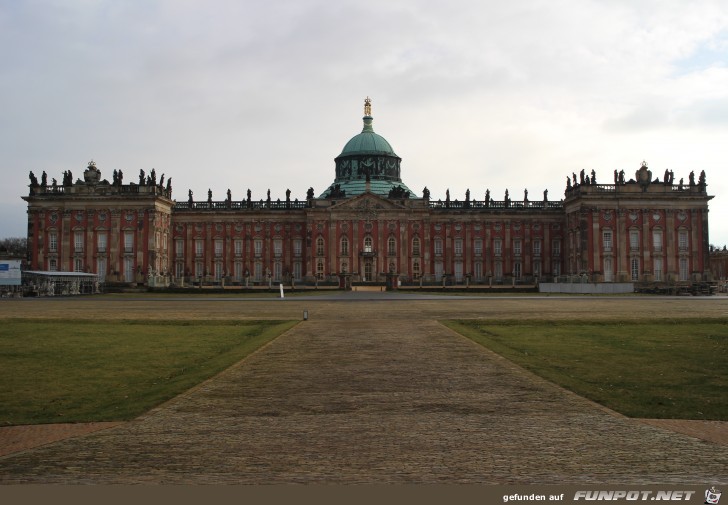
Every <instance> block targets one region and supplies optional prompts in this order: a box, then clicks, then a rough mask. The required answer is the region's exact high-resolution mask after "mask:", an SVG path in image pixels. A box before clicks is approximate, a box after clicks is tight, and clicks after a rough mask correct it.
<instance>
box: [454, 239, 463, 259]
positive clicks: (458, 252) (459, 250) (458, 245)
mask: <svg viewBox="0 0 728 505" xmlns="http://www.w3.org/2000/svg"><path fill="white" fill-rule="evenodd" d="M462 255H463V239H461V238H456V239H455V256H462Z"/></svg>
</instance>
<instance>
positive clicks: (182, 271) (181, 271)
mask: <svg viewBox="0 0 728 505" xmlns="http://www.w3.org/2000/svg"><path fill="white" fill-rule="evenodd" d="M176 267H177V270H176V276H177V278H178V279H181V278H182V277H184V275H185V264H184V263H182V262H181V261H179V262H177V264H176Z"/></svg>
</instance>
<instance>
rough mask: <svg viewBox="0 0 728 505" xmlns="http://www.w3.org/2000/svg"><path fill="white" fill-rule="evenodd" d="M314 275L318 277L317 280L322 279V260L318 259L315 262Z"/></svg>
mask: <svg viewBox="0 0 728 505" xmlns="http://www.w3.org/2000/svg"><path fill="white" fill-rule="evenodd" d="M316 277H318V279H319V280H323V278H324V262H323V260H318V261H317V262H316Z"/></svg>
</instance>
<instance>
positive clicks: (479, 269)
mask: <svg viewBox="0 0 728 505" xmlns="http://www.w3.org/2000/svg"><path fill="white" fill-rule="evenodd" d="M474 274H475V279H476V280H480V279H482V278H483V264H482V263H480V262H478V263H476V264H475V272H474Z"/></svg>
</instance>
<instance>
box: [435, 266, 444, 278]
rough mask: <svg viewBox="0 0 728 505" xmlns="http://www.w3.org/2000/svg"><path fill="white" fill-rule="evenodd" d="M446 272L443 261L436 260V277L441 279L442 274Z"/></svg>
mask: <svg viewBox="0 0 728 505" xmlns="http://www.w3.org/2000/svg"><path fill="white" fill-rule="evenodd" d="M443 273H444V271H443V269H442V261H436V262H435V279H436V280H438V281H439V280H440V278H442V274H443Z"/></svg>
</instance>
